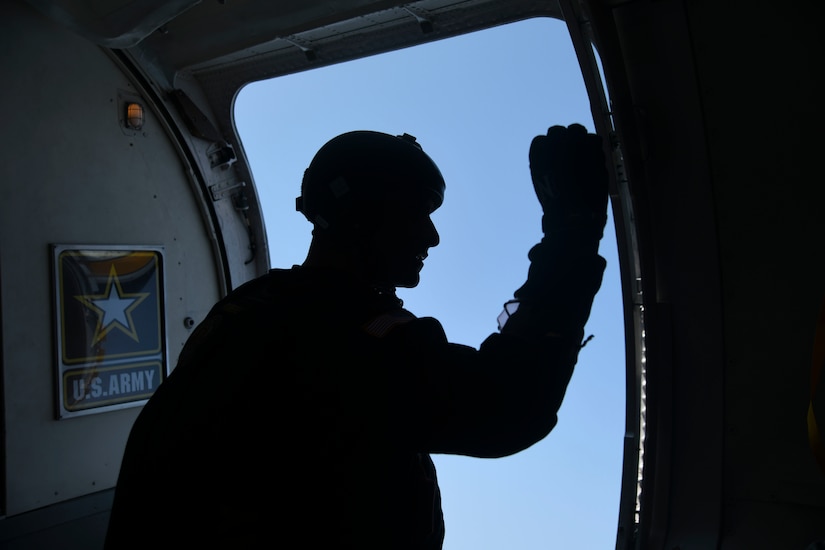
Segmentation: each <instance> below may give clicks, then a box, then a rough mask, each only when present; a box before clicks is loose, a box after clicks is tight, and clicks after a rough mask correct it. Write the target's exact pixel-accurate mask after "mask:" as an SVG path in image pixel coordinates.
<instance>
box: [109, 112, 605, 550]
mask: <svg viewBox="0 0 825 550" xmlns="http://www.w3.org/2000/svg"><path fill="white" fill-rule="evenodd" d="M529 157H530V168H531V172H532V176H533V183H534V187H535V189H536V192H537V195H538V198H539V200H540V202H541V204H542V206H543V209H544V216H543V219H542V227H543V230H544V234H545V236H544V238H543V239H542V241H541V242H540V243H539V244H537V245H536V246H534V247H533V248H532V249H531V250H530V252H529V258H530V261H531V264H530V268H529V272H528V276H527V281H526V282H525V283H524V285H523V286H522V287H521V288H519V289H518V290H517V291H516V292H515V300H513V301H511V302H508V304H507V305H506V311H505V313H504V314H502V315H503V316H502V318H501V319H502V321H501V324H502V325H503V326H502V327H501V328H500V330H499V332H497V333H495V334H492V335H490V336H489V337H488V338H487V339H486V340H485V341H484V342H483V343H482V344H481V345H480V347H479V348H478V349H476V348H472V347H468V346H464V345H459V344H453V343H449V342H448V341H447V338H446V336H445V333H444V331H443V329H442V327H441V325H440V324H439V322H438V321H437V320H436V319H433V318H426V317H425V318H417V317H416V316H415V315H414V314H413V313H411V312H409V311H407V310H405V309H403V307H402V304H401V301H400V300H399V299H398V298H397V297H396V294H395V290H396V288H397V287H415V286H416V285H417V284H418V282H419V273H420V271H421V269H422V267H423V261H424V259H425V258H426V257H427V252H428V250H429V249H430V248H431V247H434V246H436V245H438V242H439V235H438V232H437V231H436V228H435V226H434V225H433V223H432V221H431V219H430V215H431V213H432V212H433V211H434V210H435V209H436V208H438V207H439V206H440V205H441V203H442V201H443V198H444V190H445V184H444V179H443V178H442V176H441V173H440V171H439V170H438V168H437V167H436V165H435V163H434V162H433V161H432V160H431V159H430V157H429V156H428V155H427V154H425V153H424V152H423V150H422V149H421V147H420V146H419V145H418V143H416V141H415V138H413V137H412V136H409V135H407V134H404V135H403V136H392V135H387V134H382V133H378V132H368V131H358V132H351V133H346V134H343V135H340V136H338V137H336V138H333V139H332V140H331V141H329V142H328V143H327V144H326V145H324V146H323V147H322V148H321V149H320V150H319V151H318V153H317V154H316V155H315V157H314V158H313V160H312V162H311V163H310V165H309V167H308V168H307V170H306V173H305V175H304V180H303V183H302V194H301V197H299V198H298V200H297V207H298V210H300V211H301V212H302V213H303V214H304V215H305V216H306V217H307V219H308V220H309V221H310V222H312V223H313V224H314V228H313V239H312V244H311V246H310V249H309V253H308V255H307V258H306V261H305V262H304V263H303V264H302V265H301V266H294V267H292V268H291V269H273V270H272V271H271V272H269V273H268V274H266V275H264V276H262V277H260V278H258V279H256V280H254V281H251V282H249V283H247V284H244V285H242V286H241V287H239V288H238V289H236V290H235V291H233V292H232V293H230V294H229V296H227V297H226V298H225V299H223V300H221V301H220V302H219V303H218V304H217V305H215V307H214V308H213V309H212V311H211V312H210V313H209V315H207V317H206V319H205V320H204V321H203V322H202V323H201V324H200V325H199V327H198V328H197V329H196V331H195V332H194V333H193V334H192V336H191V338H190V339H189V341H188V342H187V344H186V346H185V347H184V349H183V351H182V353H181V356H180V359H179V362H178V365H177V367H176V368H175V370H174V371H173V372H172V374H171V375H170V376H169V378H168V379H167V381H166V382H164V383H163V384H162V385H161V386H160V387H159V388H158V390H157V392H156V393H155V394H154V396H153V397H152V398H151V399H150V400H149V402H148V403H147V404H146V406H145V407H144V409H143V411H142V412H141V414H140V415H139V417H138V418H137V420H136V422H135V424H134V426H133V428H132V432H131V434H130V437H129V440H128V443H127V446H126V452H125V454H124V457H123V463H122V466H121V471H120V477H119V480H118V486H117V490H116V495H115V502H114V505H113V509H112V515H111V520H110V524H109V532H108V536H107V548H108V549H109V550H111V549H114V548H126V547H137V546H143V545H149V544H151V545H153V546H154V545H158V544H162V545H163V544H180V545H184V544H185V545H186V546H187V547H196V546H202V545H210V546H212V545H214V546H215V547H222V548H237V547H261V546H268V547H281V546H283V547H289V548H313V549H314V548H324V549H327V548H330V549H331V548H335V549H355V548H357V549H372V548H375V549H381V550H396V549H402V550H403V549H424V548H427V549H438V548H441V545H442V542H443V538H444V522H443V519H442V514H441V497H440V493H439V489H438V483H437V480H436V473H435V468H434V467H433V463H432V461H431V460H430V454H431V453H451V454H461V455H469V456H475V457H503V456H507V455H511V454H514V453H517V452H519V451H521V450H523V449H525V448H527V447H529V446H531V445H533V444H534V443H536V442H537V441H539V440H541V439H542V438H544V437H545V436H546V435H547V434H548V433H549V432H550V430H551V429H552V428H553V427H554V426H555V424H556V420H557V417H556V413H557V411H558V409H559V407H560V405H561V402H562V399H563V397H564V393H565V390H566V388H567V384H568V382H569V380H570V376H571V374H572V372H573V366H574V364H575V363H576V361H577V357H578V353H579V350H580V348H581V346H582V338H583V335H584V324H585V322H586V321H587V318H588V316H589V314H590V307H591V304H592V301H593V297H594V295H595V293H596V292H597V290H598V288H599V286H600V284H601V277H602V273H603V270H604V267H605V262H604V259H603V258H601V257H600V256H599V255H598V246H599V240H600V239H601V236H602V230H603V228H604V224H605V221H606V211H607V172H606V169H605V163H604V157H603V154H602V149H601V140H600V139H599V138H598V136H595V135H592V134H588V133H587V131H586V130H585V129H584V127H582V126H580V125H572V126H570V127H568V128H565V127H562V126H554V127H552V128H550V129H549V130H548V132H547V135H545V136H538V137H536V138H535V139H534V140H533V142H532V144H531V147H530V155H529ZM508 316H509V318H507V317H508Z"/></svg>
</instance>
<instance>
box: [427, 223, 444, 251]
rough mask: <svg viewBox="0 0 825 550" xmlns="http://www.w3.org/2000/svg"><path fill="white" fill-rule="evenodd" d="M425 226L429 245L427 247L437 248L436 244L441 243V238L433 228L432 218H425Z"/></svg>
mask: <svg viewBox="0 0 825 550" xmlns="http://www.w3.org/2000/svg"><path fill="white" fill-rule="evenodd" d="M427 226H428V229H429V238H430V240H429V243H428V246H430V247H431V248H433V247H436V246H438V243H440V242H441V237H440V236H439V234H438V229H436V228H435V224H434V223H433V220H432V218H427Z"/></svg>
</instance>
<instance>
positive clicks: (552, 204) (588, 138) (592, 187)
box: [530, 124, 608, 241]
mask: <svg viewBox="0 0 825 550" xmlns="http://www.w3.org/2000/svg"><path fill="white" fill-rule="evenodd" d="M530 175H531V177H532V179H533V187H534V188H535V190H536V195H537V196H538V199H539V202H540V203H541V207H542V210H543V211H544V216H543V217H542V229H543V230H544V233H545V235H550V234H556V233H560V232H563V233H567V232H571V231H572V232H575V233H578V234H579V235H578V236H579V237H581V238H587V237H593V238H595V239H596V240H597V241H598V240H599V239H601V237H602V233H603V230H604V225H605V223H606V222H607V195H608V191H607V186H608V176H607V168H606V166H605V159H604V153H603V151H602V139H601V137H600V136H598V135H596V134H588V133H587V130H586V129H585V127H584V126H582V125H581V124H571V125H570V126H568V127H567V128H565V127H564V126H551V127H550V128H549V129H548V130H547V135H546V136H536V137H535V138H533V141H532V143H531V144H530Z"/></svg>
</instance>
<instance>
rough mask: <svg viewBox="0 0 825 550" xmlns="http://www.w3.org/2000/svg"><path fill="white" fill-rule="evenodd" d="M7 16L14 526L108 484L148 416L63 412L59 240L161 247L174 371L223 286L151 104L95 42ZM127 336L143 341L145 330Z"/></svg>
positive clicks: (4, 253)
mask: <svg viewBox="0 0 825 550" xmlns="http://www.w3.org/2000/svg"><path fill="white" fill-rule="evenodd" d="M3 11H4V14H3V17H0V36H1V37H2V38H0V44H2V48H0V66H2V67H3V68H4V70H5V71H6V73H7V78H6V79H4V84H3V99H4V101H3V103H2V107H0V110H2V120H3V122H4V128H3V153H2V154H3V158H4V159H5V161H4V162H3V163H2V164H0V197H2V200H0V267H1V268H2V277H0V284H1V285H2V286H0V293H1V294H2V306H3V309H2V326H3V338H2V343H3V349H2V353H3V356H2V370H3V372H2V375H3V389H4V394H3V404H4V407H5V413H4V414H5V434H4V435H5V439H4V447H5V452H4V458H5V464H4V468H3V472H2V474H3V476H4V477H5V487H6V492H5V494H4V495H0V498H2V503H3V515H4V516H5V518H4V519H3V523H4V524H5V525H4V528H6V527H9V526H10V525H14V522H13V519H14V518H15V517H18V516H21V515H25V514H26V513H28V512H32V511H34V510H38V509H42V508H44V507H48V506H50V505H53V504H56V503H61V502H68V501H71V500H72V499H74V498H76V497H81V496H83V495H87V494H94V493H95V492H98V491H105V490H108V489H111V488H112V487H113V486H114V484H115V481H116V477H117V473H118V469H119V466H120V459H121V455H122V452H123V447H124V444H125V441H126V437H127V435H128V431H129V427H130V426H131V423H132V422H133V421H134V418H135V417H136V415H137V413H138V411H139V408H137V406H136V405H139V404H140V402H137V401H135V402H131V403H125V404H124V405H123V407H122V408H117V407H115V408H110V409H108V410H105V412H96V411H94V409H91V410H85V411H83V412H84V413H91V414H79V415H77V416H72V417H67V418H63V419H60V420H58V419H57V418H56V416H57V415H59V414H60V408H59V406H58V404H57V397H56V393H57V392H56V385H57V383H58V374H57V372H56V368H55V365H56V361H57V360H56V357H57V354H58V353H59V350H58V347H59V343H60V340H61V335H60V334H57V332H58V331H57V329H56V326H57V323H58V317H59V315H60V311H59V308H58V307H57V306H56V305H55V292H56V287H57V286H58V284H59V283H58V281H57V279H58V278H59V277H56V276H55V271H56V269H54V265H53V264H54V263H55V254H54V252H53V250H52V248H51V247H52V245H57V244H62V245H69V248H70V249H71V248H74V247H77V248H80V249H83V248H84V247H86V246H87V245H91V246H102V247H104V248H106V249H115V250H117V249H118V247H127V248H129V247H134V248H136V249H137V250H140V249H141V247H144V246H149V247H152V248H153V250H155V249H156V250H158V251H159V266H160V271H161V277H160V279H161V280H160V284H159V290H160V293H161V313H160V316H161V317H160V320H159V322H160V323H161V324H162V325H164V326H165V330H164V331H163V333H162V335H161V336H160V341H159V342H158V343H157V345H158V346H162V348H163V349H164V350H165V352H164V354H165V356H166V364H167V365H169V367H167V368H171V366H173V365H174V364H175V361H176V359H177V356H178V354H179V352H180V350H181V348H182V346H183V344H184V342H185V340H186V338H187V337H188V336H189V334H190V331H191V326H192V325H193V324H196V323H197V322H199V321H200V320H201V319H202V318H203V317H204V316H205V315H206V313H207V311H208V310H209V308H210V307H211V306H212V304H213V303H214V302H215V301H216V300H217V299H218V298H219V297H220V296H221V295H222V292H223V291H224V289H223V286H222V285H223V281H222V280H221V278H220V276H219V275H220V273H219V272H220V270H221V269H222V266H221V265H220V262H219V261H218V260H217V259H216V254H215V244H214V242H213V238H212V237H211V235H213V234H214V230H213V229H210V227H209V225H208V220H207V219H205V216H204V214H203V207H202V205H201V204H199V199H198V198H197V197H196V195H195V193H194V192H193V190H194V188H193V184H192V181H191V177H190V175H188V173H187V167H186V166H185V164H184V163H183V162H182V160H181V156H180V154H179V150H178V148H177V147H176V145H175V143H174V140H173V139H172V138H170V135H169V133H168V132H167V130H166V129H165V128H164V126H163V124H162V123H161V122H162V121H161V118H160V117H159V116H158V115H157V113H155V112H153V110H152V109H151V103H150V101H148V100H147V99H148V98H147V97H146V96H143V95H142V93H141V91H140V90H139V89H138V88H137V87H136V86H135V84H134V82H133V80H132V79H131V78H130V77H129V76H128V75H127V73H125V72H124V71H123V70H122V69H121V68H120V66H119V65H118V64H117V63H116V62H115V61H114V60H113V59H112V58H111V57H110V56H109V55H108V54H107V53H106V52H105V51H104V50H103V49H101V48H100V47H98V46H95V45H94V44H92V43H90V42H88V41H86V40H84V39H82V38H80V37H78V36H77V35H75V34H72V33H70V32H68V31H66V30H65V29H62V28H61V27H59V26H57V25H55V24H54V23H52V22H50V21H49V20H47V19H45V18H44V17H43V16H42V15H41V14H39V13H37V12H36V11H34V10H33V9H31V8H30V7H28V6H26V5H24V4H23V5H18V4H17V3H9V4H4V6H3ZM9 75H11V76H9ZM126 101H137V102H140V103H142V104H143V105H144V107H145V122H144V125H143V127H142V128H141V129H140V130H134V129H130V128H127V127H125V125H124V109H125V105H124V102H126ZM96 292H100V290H97V291H96ZM121 328H122V329H123V330H122V331H123V332H128V331H129V330H131V329H130V328H129V327H122V326H121ZM131 336H132V337H133V339H134V340H135V341H137V340H138V339H139V338H140V335H139V334H137V333H136V332H135V333H133V334H132V335H131ZM104 370H105V369H104ZM68 391H71V389H69V390H68ZM55 521H56V522H59V521H61V520H60V518H57V519H56V520H55ZM63 521H65V518H63ZM5 533H6V535H8V533H9V531H5ZM97 536H100V533H97ZM78 540H80V541H82V540H83V538H82V537H81V538H80V539H78ZM101 540H102V539H101ZM2 543H8V544H12V543H11V542H9V541H8V540H5V539H0V546H2V545H3V544H2ZM20 544H24V546H20V547H27V546H25V543H20ZM81 544H82V543H81ZM94 544H96V543H93V544H92V546H94ZM4 547H5V546H4Z"/></svg>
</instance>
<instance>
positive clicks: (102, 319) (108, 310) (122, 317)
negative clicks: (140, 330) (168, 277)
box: [74, 264, 149, 345]
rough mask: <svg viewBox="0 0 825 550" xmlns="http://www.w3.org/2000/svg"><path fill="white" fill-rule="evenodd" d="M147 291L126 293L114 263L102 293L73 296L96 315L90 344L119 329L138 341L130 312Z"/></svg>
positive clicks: (144, 297)
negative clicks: (95, 324) (95, 323)
mask: <svg viewBox="0 0 825 550" xmlns="http://www.w3.org/2000/svg"><path fill="white" fill-rule="evenodd" d="M148 296H149V293H148V292H138V293H134V294H126V293H125V292H123V288H122V287H121V286H120V280H119V279H118V276H117V270H116V269H115V266H114V264H113V265H112V266H111V267H110V268H109V279H108V280H107V281H106V290H104V291H103V294H94V295H82V296H75V297H74V298H75V299H76V300H79V301H80V302H81V303H82V304H83V305H85V306H86V307H87V308H89V309H90V310H92V311H94V312H95V314H96V315H97V326H96V327H95V335H94V338H93V340H92V345H95V344H97V343H98V342H100V341H101V340H103V339H104V338H105V337H106V335H107V334H109V333H110V332H111V331H112V330H115V329H117V330H119V331H121V332H122V333H123V334H125V335H126V336H128V337H129V338H131V339H132V340H134V341H135V342H140V340H139V339H138V335H137V329H136V327H135V323H134V321H133V320H132V312H133V311H134V309H135V308H136V307H137V306H138V305H139V304H140V303H141V302H142V301H143V300H145V299H146V298H147V297H148Z"/></svg>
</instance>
